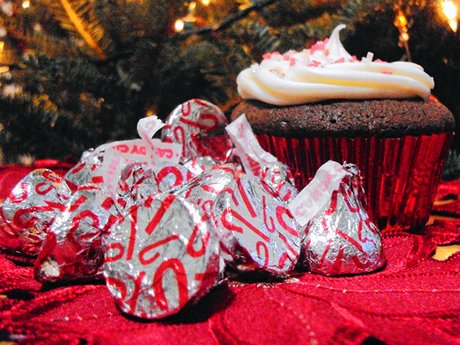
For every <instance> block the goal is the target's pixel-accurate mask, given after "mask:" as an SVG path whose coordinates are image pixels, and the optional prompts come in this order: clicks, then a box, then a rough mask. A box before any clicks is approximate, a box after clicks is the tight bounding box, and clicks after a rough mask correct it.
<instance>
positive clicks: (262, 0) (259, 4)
mask: <svg viewBox="0 0 460 345" xmlns="http://www.w3.org/2000/svg"><path fill="white" fill-rule="evenodd" d="M277 1H278V0H259V1H256V2H255V3H254V4H253V5H252V6H249V7H247V8H245V9H243V10H241V11H239V12H236V13H234V14H232V15H231V16H230V17H229V18H228V19H227V20H225V21H223V22H222V23H220V24H219V25H217V26H210V27H204V28H199V29H190V30H186V31H184V32H183V33H181V34H176V35H177V36H178V37H181V38H186V37H190V36H193V35H203V34H210V33H215V32H218V31H222V30H225V29H227V28H229V27H230V26H232V25H233V24H234V23H235V22H237V21H239V20H241V19H244V18H246V17H247V16H248V15H249V14H250V13H251V12H253V11H260V10H261V9H263V8H264V7H266V6H268V5H271V4H273V3H275V2H277Z"/></svg>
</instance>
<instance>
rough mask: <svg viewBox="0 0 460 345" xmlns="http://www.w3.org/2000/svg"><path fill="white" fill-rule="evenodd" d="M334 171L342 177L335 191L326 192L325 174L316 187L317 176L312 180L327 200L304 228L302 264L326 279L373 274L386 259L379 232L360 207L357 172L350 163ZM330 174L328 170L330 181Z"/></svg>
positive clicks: (361, 195)
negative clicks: (329, 277) (327, 277)
mask: <svg viewBox="0 0 460 345" xmlns="http://www.w3.org/2000/svg"><path fill="white" fill-rule="evenodd" d="M334 169H337V170H336V172H338V170H339V169H342V170H343V172H344V174H343V175H340V176H341V177H340V178H339V179H338V182H339V183H338V186H337V188H332V189H329V193H328V191H327V190H328V188H327V184H328V177H327V176H328V175H327V174H328V173H326V174H325V175H323V177H325V179H322V181H320V182H319V183H318V184H316V182H317V181H318V179H317V177H316V176H315V178H314V180H312V182H313V184H314V185H316V186H322V187H319V188H320V189H321V188H322V189H323V193H325V194H326V195H329V199H328V202H326V203H325V205H324V207H323V208H322V209H321V210H319V212H317V213H316V214H315V215H314V216H313V218H312V219H311V220H310V221H309V222H308V224H307V226H306V230H305V238H304V239H303V249H302V258H301V265H302V266H304V267H305V268H307V269H308V270H309V271H311V272H316V273H320V274H324V275H329V276H334V275H345V274H347V275H348V274H361V273H367V272H372V271H375V270H377V269H379V268H381V267H382V266H383V265H384V264H385V257H384V252H383V247H382V241H381V236H380V231H379V229H378V228H377V227H376V226H375V225H374V224H373V223H372V222H371V220H370V219H369V216H368V214H367V212H366V210H365V208H364V205H363V202H364V201H363V200H362V197H363V195H364V193H363V190H362V186H361V178H360V172H359V169H358V168H357V167H356V166H355V165H353V164H344V165H343V166H340V165H339V164H338V163H335V167H334ZM338 173H340V172H338ZM333 174H334V172H333V171H331V173H330V174H329V181H330V180H331V179H333V177H331V176H332V175H333ZM315 179H316V180H315ZM307 187H308V186H307ZM315 193H317V194H318V196H319V194H320V193H321V190H318V189H316V190H313V191H312V193H311V194H310V196H312V195H315ZM301 194H302V192H301V193H300V194H299V196H301Z"/></svg>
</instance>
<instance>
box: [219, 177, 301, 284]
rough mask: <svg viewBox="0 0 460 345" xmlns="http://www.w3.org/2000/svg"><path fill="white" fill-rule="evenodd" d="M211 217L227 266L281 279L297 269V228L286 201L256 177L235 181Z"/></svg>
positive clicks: (236, 179)
mask: <svg viewBox="0 0 460 345" xmlns="http://www.w3.org/2000/svg"><path fill="white" fill-rule="evenodd" d="M212 214H213V220H214V222H215V224H216V225H217V226H216V228H217V234H218V236H219V239H220V241H221V248H222V255H223V258H224V260H225V261H226V263H227V264H228V265H229V266H231V267H233V268H234V269H236V270H238V271H240V272H244V273H247V272H260V273H268V274H270V275H280V276H281V275H286V274H288V273H289V272H290V271H292V270H293V269H294V267H295V266H296V264H297V262H298V259H299V254H300V246H301V235H300V233H299V230H298V224H297V222H296V221H295V220H294V218H293V216H292V215H291V213H290V211H289V209H288V208H287V206H286V203H285V201H284V200H283V199H282V198H281V197H280V196H279V195H278V194H276V192H274V191H273V189H272V188H271V187H270V186H269V185H267V184H266V183H265V182H263V180H261V179H260V178H259V177H256V176H253V175H242V176H239V177H236V178H235V179H234V180H233V181H232V182H231V183H230V184H229V185H228V186H227V188H225V190H224V191H222V192H221V193H220V194H219V196H218V197H217V199H216V201H215V203H214V205H213V211H212Z"/></svg>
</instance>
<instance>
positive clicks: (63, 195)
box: [2, 169, 72, 255]
mask: <svg viewBox="0 0 460 345" xmlns="http://www.w3.org/2000/svg"><path fill="white" fill-rule="evenodd" d="M71 193H72V192H71V190H70V188H69V187H68V185H67V184H66V182H65V181H64V179H63V178H62V177H60V176H59V175H57V174H56V173H54V172H53V171H51V170H48V169H37V170H34V171H32V172H31V173H29V174H28V175H27V176H25V177H24V178H23V179H22V180H21V181H20V182H19V183H18V184H17V185H16V186H15V187H14V188H13V190H12V191H11V193H10V195H9V196H8V197H7V198H6V200H5V202H4V204H3V208H2V210H3V217H4V221H5V223H7V225H8V229H9V231H10V232H12V234H11V235H13V233H14V236H15V237H16V245H17V246H18V247H17V248H11V249H15V250H18V251H20V252H22V253H24V254H28V255H36V254H38V252H39V251H40V248H41V246H42V243H43V240H44V239H45V237H46V234H47V232H48V229H49V227H50V226H51V224H52V222H53V220H54V218H55V217H56V215H57V214H59V213H60V211H61V210H62V209H63V208H64V206H63V205H64V204H65V203H66V201H67V200H68V199H69V198H70V195H71Z"/></svg>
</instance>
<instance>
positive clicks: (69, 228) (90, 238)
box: [35, 183, 118, 282]
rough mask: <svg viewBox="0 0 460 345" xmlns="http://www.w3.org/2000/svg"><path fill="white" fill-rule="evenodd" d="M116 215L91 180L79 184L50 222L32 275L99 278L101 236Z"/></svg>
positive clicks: (45, 279) (48, 279) (42, 278)
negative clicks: (81, 184)
mask: <svg viewBox="0 0 460 345" xmlns="http://www.w3.org/2000/svg"><path fill="white" fill-rule="evenodd" d="M117 219H118V211H117V209H116V207H115V204H114V202H113V200H112V198H110V197H109V196H108V195H107V193H106V192H105V191H104V190H103V189H101V188H100V187H99V186H98V185H94V184H91V183H88V184H86V185H83V186H81V187H79V188H78V189H77V190H76V191H75V193H73V194H72V197H71V198H70V199H69V200H68V202H67V203H66V205H65V208H64V209H63V210H62V212H59V214H58V215H57V216H56V218H55V219H54V221H53V223H52V224H51V227H50V229H49V231H48V233H47V236H46V239H45V241H44V243H43V247H42V249H41V251H40V253H39V256H38V258H37V260H36V263H35V278H36V279H37V280H39V281H41V282H55V281H64V280H76V279H88V278H102V274H101V273H102V272H101V270H100V269H101V266H102V263H103V260H104V253H103V250H102V246H101V236H102V234H104V233H107V232H108V231H110V229H111V227H112V226H113V225H114V224H115V223H116V222H117Z"/></svg>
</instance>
